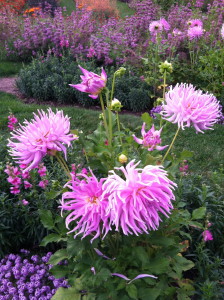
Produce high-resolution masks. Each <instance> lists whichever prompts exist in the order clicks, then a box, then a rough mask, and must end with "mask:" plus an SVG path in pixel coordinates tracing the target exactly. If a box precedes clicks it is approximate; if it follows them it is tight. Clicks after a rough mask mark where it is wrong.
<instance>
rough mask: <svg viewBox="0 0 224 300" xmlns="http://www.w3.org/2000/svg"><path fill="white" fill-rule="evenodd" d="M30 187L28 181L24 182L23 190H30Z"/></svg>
mask: <svg viewBox="0 0 224 300" xmlns="http://www.w3.org/2000/svg"><path fill="white" fill-rule="evenodd" d="M32 186H33V185H32V184H31V183H30V182H29V181H27V180H24V188H25V189H30V188H32Z"/></svg>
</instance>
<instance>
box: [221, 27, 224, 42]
mask: <svg viewBox="0 0 224 300" xmlns="http://www.w3.org/2000/svg"><path fill="white" fill-rule="evenodd" d="M221 37H222V39H223V40H224V24H222V28H221Z"/></svg>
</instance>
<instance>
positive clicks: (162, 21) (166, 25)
mask: <svg viewBox="0 0 224 300" xmlns="http://www.w3.org/2000/svg"><path fill="white" fill-rule="evenodd" d="M159 22H160V23H161V24H162V26H163V29H164V30H165V31H168V30H170V24H169V23H168V22H167V21H166V20H165V19H164V18H161V19H160V20H159Z"/></svg>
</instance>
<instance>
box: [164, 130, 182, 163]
mask: <svg viewBox="0 0 224 300" xmlns="http://www.w3.org/2000/svg"><path fill="white" fill-rule="evenodd" d="M179 131H180V127H178V129H177V131H176V133H175V136H174V138H173V140H172V142H171V144H170V146H169V148H168V150H167V151H166V154H165V155H164V157H163V160H162V163H163V162H164V160H165V159H166V157H167V155H168V154H169V152H170V150H171V148H172V147H173V144H174V142H175V140H176V137H177V135H178V133H179Z"/></svg>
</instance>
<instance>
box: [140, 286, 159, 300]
mask: <svg viewBox="0 0 224 300" xmlns="http://www.w3.org/2000/svg"><path fill="white" fill-rule="evenodd" d="M160 294H161V290H159V289H157V288H144V289H143V288H142V289H140V291H139V296H140V297H141V299H142V300H149V299H150V300H156V299H157V298H158V296H159V295H160Z"/></svg>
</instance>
